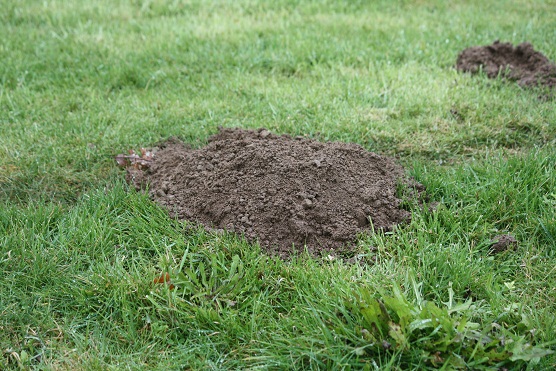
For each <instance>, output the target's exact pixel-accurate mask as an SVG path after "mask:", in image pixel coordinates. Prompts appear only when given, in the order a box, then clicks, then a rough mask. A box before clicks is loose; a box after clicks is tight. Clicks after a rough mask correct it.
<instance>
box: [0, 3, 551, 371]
mask: <svg viewBox="0 0 556 371" xmlns="http://www.w3.org/2000/svg"><path fill="white" fill-rule="evenodd" d="M555 10H556V4H554V2H553V1H542V0H538V1H498V2H490V3H489V2H484V1H467V2H463V3H458V2H447V1H432V0H430V1H425V0H423V1H372V2H371V1H369V2H367V1H350V2H340V1H324V0H321V1H309V0H307V1H300V0H299V1H295V0H282V1H272V2H264V1H256V0H250V1H249V0H245V1H163V0H153V1H137V0H129V1H106V0H99V1H94V2H89V1H77V0H74V1H48V2H37V1H30V0H27V1H25V0H24V1H8V0H0V35H3V37H1V38H0V61H1V63H0V274H1V276H2V278H1V279H0V350H1V352H2V356H1V357H0V369H4V368H28V367H30V368H40V369H139V368H146V369H161V370H163V369H164V370H165V369H183V368H187V367H190V368H192V369H201V368H202V369H205V368H208V369H245V368H265V369H266V368H270V369H290V368H298V369H301V368H307V369H325V368H329V369H349V368H351V369H360V368H363V367H369V368H370V369H373V368H376V367H378V368H394V369H395V368H398V369H422V368H423V367H432V366H433V363H431V361H430V357H429V359H428V360H427V359H426V358H424V356H423V354H424V353H421V351H422V350H424V349H428V348H426V344H427V343H426V341H425V340H424V339H425V338H426V337H427V336H428V335H427V336H425V335H426V334H425V333H424V332H426V331H427V329H423V330H419V331H424V332H419V331H416V332H413V333H412V334H411V336H410V335H409V334H407V335H408V339H409V341H410V345H411V346H410V348H409V350H401V348H400V347H398V348H396V347H393V348H392V349H391V350H384V349H382V350H381V349H378V350H376V349H375V350H373V349H371V348H367V347H369V346H370V345H369V344H371V343H372V341H371V340H369V338H366V337H365V336H364V335H365V334H366V333H365V332H364V331H363V330H365V331H368V332H369V333H370V334H371V335H372V336H375V337H376V336H379V335H377V333H373V331H372V326H370V325H369V322H368V321H369V318H370V317H369V314H368V309H366V308H372V307H373V305H375V303H378V302H377V301H376V300H380V302H381V303H382V301H385V300H390V301H391V302H390V304H392V303H394V305H393V306H389V307H388V311H389V316H390V317H389V318H390V319H391V321H392V322H396V323H397V322H399V323H402V322H403V321H404V319H403V318H402V317H403V316H399V313H397V312H396V308H398V309H399V305H401V304H399V303H401V302H403V300H407V303H409V304H407V308H411V310H413V311H414V314H413V315H414V316H421V315H422V316H426V315H427V313H426V311H425V309H423V308H429V309H427V310H432V309H430V308H432V307H430V306H431V305H434V306H435V307H438V308H440V309H442V308H448V307H449V305H448V304H446V303H450V302H451V301H450V295H453V303H456V302H458V303H464V302H466V301H467V300H469V299H471V300H472V305H471V306H470V307H469V308H467V309H466V310H465V311H462V312H461V313H459V312H454V313H452V314H450V316H448V315H447V314H443V315H444V316H446V317H447V318H449V319H450V321H454V322H453V323H454V325H457V323H463V318H464V317H465V318H468V319H469V321H471V322H473V323H476V324H478V328H479V329H480V330H481V331H486V332H488V331H490V330H491V329H492V323H495V324H497V325H499V326H500V328H502V329H503V330H500V331H508V333H507V334H506V333H505V336H507V337H508V338H511V337H512V336H515V338H516V339H526V340H527V341H528V342H530V343H531V344H533V345H536V346H541V347H542V348H544V349H554V345H553V344H554V342H556V335H555V334H556V321H555V320H554V318H555V317H556V290H555V287H556V278H555V277H556V271H555V269H554V266H556V171H555V169H556V151H555V150H554V146H555V145H556V109H554V108H555V104H554V100H548V101H543V100H539V99H538V95H539V94H540V92H539V91H529V90H523V89H521V88H519V87H518V86H517V85H515V84H512V83H506V82H503V81H496V80H488V79H487V78H486V77H485V76H474V77H472V76H469V75H465V74H459V73H457V72H456V71H455V70H454V68H453V66H454V64H455V61H456V58H457V55H458V53H459V52H460V51H461V50H463V49H464V48H466V47H468V46H472V45H485V44H489V43H491V42H492V41H494V40H496V39H500V40H502V41H510V42H513V43H519V42H523V41H529V42H531V43H532V44H533V45H534V46H535V48H536V49H537V50H540V51H541V52H543V53H544V54H545V55H547V56H548V58H550V59H551V60H556V44H555V43H554V40H556V27H554V21H553V14H554V11H555ZM454 112H457V113H454ZM218 126H228V127H229V126H241V127H245V128H258V127H266V128H268V129H271V130H272V131H275V132H278V133H289V134H294V135H308V136H311V137H315V138H318V139H320V140H341V141H349V142H355V143H359V144H361V145H363V146H364V147H365V148H368V149H369V150H373V151H377V152H380V153H386V154H389V155H395V156H397V157H398V158H399V159H400V162H401V163H403V164H404V165H405V166H406V167H407V168H408V171H409V173H410V174H411V175H413V176H414V177H415V178H416V179H417V180H419V181H420V182H422V183H423V184H424V185H425V186H426V187H427V190H428V193H429V194H430V196H431V200H432V201H439V202H440V206H439V207H438V208H437V210H436V211H434V212H430V211H426V210H421V209H419V208H417V207H413V212H414V217H413V219H412V221H411V223H410V224H408V225H405V226H402V227H400V228H399V229H398V230H397V231H396V232H395V233H391V234H375V235H365V236H361V238H360V239H359V242H358V245H357V250H356V251H355V252H354V255H355V257H356V258H358V259H361V260H362V261H364V262H368V263H370V264H362V265H358V264H356V265H350V264H347V263H344V262H342V261H340V260H334V261H331V262H325V263H323V262H316V261H313V260H311V259H309V258H307V257H299V258H298V259H295V260H293V261H291V262H281V261H278V260H276V259H272V258H270V257H267V256H265V255H263V254H261V253H260V251H259V249H258V247H257V246H253V245H250V244H247V243H246V242H245V241H242V240H241V239H240V238H239V237H237V236H233V235H213V234H207V233H206V232H203V231H198V230H192V229H190V228H188V227H187V226H186V225H183V224H181V223H178V222H177V221H175V220H172V219H171V218H169V217H168V216H167V214H166V213H165V212H164V210H162V209H160V208H159V207H158V206H156V205H155V204H153V203H152V202H150V201H149V200H148V198H147V197H146V196H145V195H142V194H139V193H136V192H134V191H132V190H130V189H128V187H127V186H126V185H125V184H124V183H123V174H122V172H121V170H120V169H118V168H117V166H116V164H115V162H114V160H113V156H114V155H115V154H117V153H121V152H123V151H125V150H127V149H128V148H135V149H138V148H139V147H141V146H148V145H150V144H153V143H155V142H157V141H160V140H163V139H165V138H168V137H169V136H178V137H180V138H182V139H183V140H185V141H187V142H188V143H190V144H192V145H194V146H201V145H203V143H205V142H206V139H207V137H208V136H209V135H210V134H212V133H215V132H216V130H217V127H218ZM502 233H511V234H513V235H514V236H516V238H517V239H518V240H519V247H518V249H517V251H516V252H505V253H502V254H498V255H490V254H489V252H488V246H489V241H490V239H491V238H492V237H493V236H495V235H497V234H502ZM162 272H171V273H172V276H173V280H174V281H175V284H176V289H175V290H169V288H168V286H167V285H164V284H154V283H153V280H154V279H155V278H156V277H158V276H159V275H160V274H161V273H162ZM397 287H399V288H400V289H399V290H400V292H401V295H402V297H403V298H404V299H403V300H401V299H399V298H398V299H388V298H392V297H394V298H395V292H396V290H397ZM425 302H427V303H430V304H424V303H425ZM385 303H386V301H385ZM396 303H398V304H396ZM404 303H405V302H404ZM403 305H405V304H403ZM427 305H429V307H427ZM440 309H439V310H440ZM366 315H367V317H365V316H366ZM458 316H459V317H458ZM461 316H463V317H461ZM412 318H414V317H412ZM415 318H416V317H415ZM366 321H367V322H366ZM450 323H452V322H450ZM495 327H496V326H495ZM444 330H445V331H447V333H448V332H449V329H448V328H447V327H446V328H445V329H444ZM444 330H442V331H444ZM442 331H441V332H440V333H439V334H444V332H442ZM493 331H494V330H493ZM486 332H485V334H486ZM371 335H369V336H371ZM383 335H384V334H383ZM429 335H430V333H429ZM491 335H492V334H491ZM389 336H391V335H389ZM430 336H432V335H430ZM492 336H494V335H492ZM386 337H387V336H386V335H384V338H386ZM389 339H390V342H392V338H389ZM443 341H444V342H443V343H442V345H445V346H448V345H446V344H448V343H447V342H446V341H447V340H443ZM517 343H518V342H517ZM517 343H516V342H514V343H513V344H514V345H515V344H517ZM452 345H453V344H452ZM452 345H450V346H452ZM509 346H510V345H506V347H509ZM438 347H439V348H438V349H439V351H440V347H441V345H438ZM450 349H452V348H450ZM512 349H514V348H512ZM433 350H434V349H433ZM452 350H453V349H452ZM514 350H515V349H514ZM454 353H455V354H456V355H457V354H464V351H463V350H462V349H459V350H457V349H455V350H454ZM525 353H526V352H525ZM525 353H524V354H525ZM427 354H428V355H429V356H430V355H431V354H434V351H432V353H430V352H429V353H427ZM425 355H426V354H425ZM530 358H533V359H532V361H527V362H526V361H523V360H519V359H518V360H515V362H513V363H512V362H510V363H507V364H506V367H509V368H520V367H528V368H529V369H552V368H554V367H556V357H555V356H554V354H552V355H546V356H543V357H540V356H539V357H534V356H531V357H530ZM478 361H480V357H479V356H478V355H477V353H476V354H475V355H473V357H471V360H470V361H469V363H468V365H467V366H468V367H469V368H474V367H475V368H478V367H480V366H481V365H480V364H478V363H477V364H472V363H471V362H478ZM536 362H539V363H536ZM483 365H484V364H483ZM489 367H491V368H492V369H497V365H496V364H494V363H493V364H490V365H489Z"/></svg>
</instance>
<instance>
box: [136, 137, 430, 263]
mask: <svg viewBox="0 0 556 371" xmlns="http://www.w3.org/2000/svg"><path fill="white" fill-rule="evenodd" d="M128 172H129V177H128V180H130V181H132V182H134V184H135V185H136V186H137V187H138V188H139V187H141V186H142V185H144V184H148V185H149V194H150V196H151V198H152V199H154V200H155V201H156V202H158V203H160V204H161V205H164V206H165V207H166V208H167V209H168V210H169V212H170V214H171V215H173V216H177V217H178V218H180V219H186V220H190V221H196V222H200V223H201V224H202V225H204V226H205V227H207V228H210V229H216V230H219V229H221V230H227V231H232V232H236V233H240V234H243V235H245V237H246V238H247V239H248V240H250V241H253V242H255V241H259V243H260V245H261V246H262V247H263V248H264V249H266V250H267V251H268V252H269V253H271V254H278V255H280V256H282V257H288V256H289V255H290V254H291V253H292V252H293V249H292V245H294V246H295V248H296V249H298V250H303V249H304V245H306V246H307V249H308V251H309V252H310V253H311V254H313V255H315V256H320V255H322V254H323V253H324V252H327V253H330V251H333V250H336V251H337V250H338V249H341V250H342V251H345V249H349V248H350V244H351V243H352V242H353V241H354V239H355V238H356V236H357V234H358V233H360V232H364V231H369V230H371V224H370V221H372V224H373V226H374V228H376V229H383V230H390V229H391V228H392V227H393V226H394V225H396V224H398V223H400V222H403V221H407V220H408V219H409V218H410V216H411V215H410V213H409V212H408V211H406V210H403V209H401V208H400V203H401V200H400V199H399V198H397V197H396V188H397V186H398V185H399V184H405V185H408V186H410V187H412V189H414V190H418V191H422V190H423V188H422V186H421V185H419V184H416V183H414V182H412V181H411V180H409V179H407V178H406V177H405V175H404V170H403V169H402V168H401V167H400V166H398V165H396V164H395V163H394V161H393V160H392V159H390V158H386V157H382V156H379V155H377V154H375V153H372V152H368V151H366V150H365V149H363V148H362V147H360V146H358V145H356V144H348V143H339V142H333V143H322V142H318V141H315V140H310V139H306V138H301V137H296V138H292V137H290V136H288V135H281V136H278V135H274V134H271V133H270V132H269V131H267V130H265V129H259V130H256V131H254V130H242V129H220V131H219V132H218V133H217V134H216V135H214V136H212V137H211V138H209V143H208V145H207V146H205V147H203V148H200V149H191V148H188V147H187V146H185V145H184V144H183V143H181V142H179V141H177V140H171V141H169V142H167V143H165V144H164V145H163V146H161V148H160V149H159V150H158V151H157V152H156V153H155V155H154V156H153V158H152V161H150V164H149V166H148V167H146V169H143V170H138V169H134V168H132V167H130V168H128ZM413 194H414V195H415V194H416V193H415V192H414V193H413Z"/></svg>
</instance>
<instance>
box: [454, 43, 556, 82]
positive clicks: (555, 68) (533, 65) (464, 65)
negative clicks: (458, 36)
mask: <svg viewBox="0 0 556 371" xmlns="http://www.w3.org/2000/svg"><path fill="white" fill-rule="evenodd" d="M456 68H457V69H458V70H460V71H463V72H471V73H477V72H479V71H480V70H481V69H482V70H483V71H484V72H485V73H486V74H487V76H488V77H490V78H497V77H498V76H501V77H503V78H506V79H509V80H513V81H517V83H518V84H519V85H521V86H524V87H531V86H545V87H548V88H554V87H556V64H554V63H552V62H551V61H550V60H549V59H548V58H547V57H546V56H544V55H543V54H542V53H540V52H538V51H536V50H535V49H534V48H533V45H531V44H530V43H527V42H525V43H521V44H519V45H518V46H516V47H514V46H513V45H512V44H511V43H501V42H499V41H495V42H494V43H493V44H492V45H487V46H473V47H470V48H467V49H465V50H464V51H462V52H461V53H460V54H459V56H458V60H457V62H456Z"/></svg>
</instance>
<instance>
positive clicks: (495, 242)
mask: <svg viewBox="0 0 556 371" xmlns="http://www.w3.org/2000/svg"><path fill="white" fill-rule="evenodd" d="M491 243H492V245H491V247H490V250H491V252H492V253H493V254H498V253H501V252H503V251H506V250H515V249H517V245H518V242H517V240H516V239H515V237H514V236H512V235H511V234H500V235H498V236H495V237H494V238H493V239H492V241H491Z"/></svg>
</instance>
